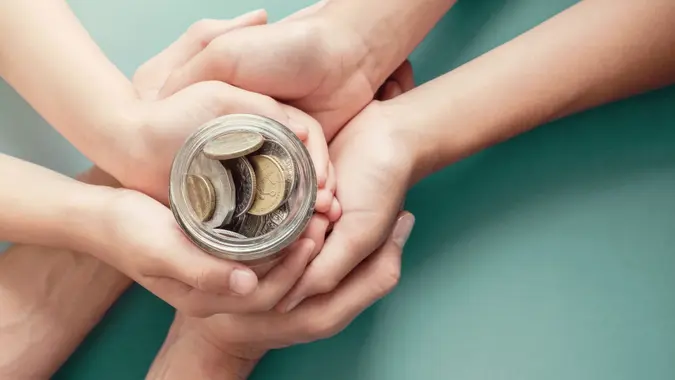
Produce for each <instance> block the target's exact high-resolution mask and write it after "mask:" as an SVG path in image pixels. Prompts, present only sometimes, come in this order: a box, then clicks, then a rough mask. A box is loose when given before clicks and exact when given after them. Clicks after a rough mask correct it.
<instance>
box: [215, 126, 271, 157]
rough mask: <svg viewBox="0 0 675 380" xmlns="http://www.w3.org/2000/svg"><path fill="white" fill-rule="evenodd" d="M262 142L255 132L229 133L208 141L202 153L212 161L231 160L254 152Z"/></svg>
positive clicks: (261, 138)
mask: <svg viewBox="0 0 675 380" xmlns="http://www.w3.org/2000/svg"><path fill="white" fill-rule="evenodd" d="M264 141H265V139H264V137H263V136H262V135H261V134H260V133H257V132H245V131H237V132H229V133H226V134H223V135H220V136H218V137H216V138H213V139H211V140H209V141H208V142H207V143H206V145H204V148H203V152H204V155H205V156H206V157H208V158H210V159H212V160H231V159H233V158H237V157H242V156H245V155H247V154H251V153H253V152H255V151H256V150H258V148H260V146H262V144H263V142H264Z"/></svg>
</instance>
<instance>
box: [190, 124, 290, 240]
mask: <svg viewBox="0 0 675 380" xmlns="http://www.w3.org/2000/svg"><path fill="white" fill-rule="evenodd" d="M295 177H296V176H295V169H294V165H293V161H292V160H291V156H290V154H289V152H288V151H287V150H286V149H285V148H284V147H283V146H281V144H279V143H278V142H275V141H272V140H266V139H265V138H264V137H263V136H262V135H261V134H260V133H257V132H241V131H240V132H231V133H226V134H224V135H221V136H219V137H217V138H215V139H213V140H211V141H209V142H207V143H206V145H205V146H204V148H203V150H202V153H201V154H200V155H198V156H197V157H195V159H194V160H193V161H192V164H191V165H190V169H189V170H188V174H187V175H186V176H185V181H186V183H185V186H186V189H187V195H188V201H189V204H190V207H191V208H192V210H193V212H194V215H195V216H196V218H197V219H198V220H199V221H200V222H202V223H204V225H205V226H206V227H208V228H212V229H213V230H214V231H215V232H216V233H218V234H222V235H225V236H230V237H235V238H251V237H256V236H260V235H264V234H266V233H267V232H270V231H272V230H273V229H274V228H276V227H278V226H279V225H280V224H281V223H282V222H283V221H284V220H285V219H286V217H288V207H287V205H286V200H287V199H288V196H289V195H290V194H291V192H292V191H293V188H294V186H295Z"/></svg>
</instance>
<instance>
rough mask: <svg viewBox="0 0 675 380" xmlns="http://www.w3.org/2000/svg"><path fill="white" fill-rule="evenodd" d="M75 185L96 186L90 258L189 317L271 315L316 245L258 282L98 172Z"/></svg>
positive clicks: (297, 248) (294, 251)
mask: <svg viewBox="0 0 675 380" xmlns="http://www.w3.org/2000/svg"><path fill="white" fill-rule="evenodd" d="M78 180H80V181H82V182H84V183H87V184H91V185H96V186H99V187H100V188H99V189H100V193H101V195H102V196H103V198H101V199H102V200H103V201H102V202H100V208H98V209H97V210H95V211H96V212H98V213H99V214H100V218H99V224H98V225H97V226H96V228H93V229H92V231H95V233H94V234H93V236H89V238H88V240H90V241H91V242H93V243H92V244H91V247H90V249H88V251H89V253H91V254H92V255H94V256H96V257H97V258H99V259H100V260H102V261H104V262H106V263H108V264H109V265H111V266H113V267H115V268H117V269H118V270H120V271H121V272H123V273H124V274H126V275H127V276H129V277H130V278H132V279H133V280H134V281H136V282H138V283H139V284H141V285H142V286H144V287H145V288H147V289H148V290H150V291H151V292H153V293H154V294H155V295H157V296H158V297H160V298H162V299H164V300H165V301H166V302H168V303H169V304H171V305H172V306H174V307H176V308H177V309H178V310H179V311H181V312H182V313H184V314H186V315H191V316H201V317H205V316H210V315H213V314H216V313H247V312H260V311H266V310H270V309H271V308H272V307H273V306H274V305H275V304H276V303H277V302H278V300H279V298H281V297H282V296H283V295H284V294H285V293H286V292H288V290H289V289H290V288H291V287H292V286H293V284H294V283H295V282H296V281H297V279H298V277H299V276H300V275H301V274H302V272H303V270H304V268H305V266H306V264H307V261H308V260H309V258H310V257H311V255H312V252H313V250H314V247H315V244H314V242H313V241H312V240H310V239H306V238H305V239H301V240H299V241H297V242H296V243H294V244H293V245H291V246H290V247H289V248H288V255H287V256H286V257H285V258H284V259H283V260H282V262H281V263H280V264H278V265H277V266H275V267H274V268H273V269H272V270H271V271H270V272H269V273H268V274H267V276H265V278H264V279H262V280H260V281H259V280H258V279H257V277H256V275H255V274H254V273H253V272H252V271H251V269H249V268H247V267H246V266H245V265H243V264H239V263H234V262H230V261H227V260H222V259H219V258H216V257H214V256H210V255H208V254H206V253H204V252H203V251H201V250H200V249H198V248H197V247H196V246H195V245H194V244H192V242H190V241H189V240H188V239H187V238H186V237H185V235H184V234H183V233H182V231H181V230H180V228H179V227H178V225H177V224H176V222H175V220H174V218H173V214H172V213H171V211H170V210H169V209H167V208H166V207H165V206H164V205H162V204H161V203H159V202H157V201H156V200H154V199H152V198H150V197H148V196H146V195H144V194H141V193H139V192H137V191H133V190H128V189H123V188H120V184H119V183H118V182H117V181H116V180H115V179H114V178H113V177H112V176H110V175H109V174H107V173H105V172H103V171H102V170H101V169H99V168H97V167H93V168H92V169H90V170H88V171H87V172H85V173H83V174H80V175H79V176H78Z"/></svg>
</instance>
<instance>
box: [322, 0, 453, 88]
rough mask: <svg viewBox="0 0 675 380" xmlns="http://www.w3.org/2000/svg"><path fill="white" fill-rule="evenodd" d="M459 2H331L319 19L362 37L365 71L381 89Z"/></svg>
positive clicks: (345, 0) (400, 0)
mask: <svg viewBox="0 0 675 380" xmlns="http://www.w3.org/2000/svg"><path fill="white" fill-rule="evenodd" d="M455 2H456V0H417V1H411V0H369V1H362V0H328V2H327V3H326V4H325V5H324V6H322V7H321V8H320V9H319V10H318V11H317V15H318V16H319V17H320V18H324V19H326V20H329V21H330V22H337V23H339V24H340V25H345V26H347V29H349V30H353V31H355V32H356V33H357V34H359V35H360V36H361V37H362V38H363V40H364V42H365V44H366V46H367V48H368V50H369V51H370V53H369V55H368V56H367V57H366V59H365V60H364V62H363V64H364V70H365V73H366V74H367V75H368V76H369V79H370V81H371V82H372V83H374V84H375V85H377V86H379V85H380V84H381V83H383V82H384V80H385V79H386V78H387V77H388V76H389V75H390V74H391V73H392V72H393V71H394V70H395V69H396V68H397V67H398V66H399V65H400V64H401V63H402V62H403V61H404V60H405V59H406V58H407V57H408V55H409V54H410V53H411V52H412V51H413V50H414V49H415V47H416V46H417V45H418V44H419V43H420V42H421V41H422V39H424V37H425V36H426V35H427V33H429V31H430V30H431V29H432V28H433V27H434V25H436V23H437V22H438V20H440V19H441V17H443V15H444V14H445V13H446V12H447V11H448V10H449V9H450V7H452V5H453V4H454V3H455Z"/></svg>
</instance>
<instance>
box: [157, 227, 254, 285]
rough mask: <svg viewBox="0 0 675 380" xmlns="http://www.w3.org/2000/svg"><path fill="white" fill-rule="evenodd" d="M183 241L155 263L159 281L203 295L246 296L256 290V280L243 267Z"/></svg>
mask: <svg viewBox="0 0 675 380" xmlns="http://www.w3.org/2000/svg"><path fill="white" fill-rule="evenodd" d="M183 240H185V241H184V243H183V244H180V245H178V244H176V245H172V246H171V247H172V248H170V251H168V252H165V255H164V256H163V259H162V260H161V261H160V262H159V263H158V266H157V268H156V269H157V270H159V271H160V272H159V273H161V274H162V275H161V277H168V278H173V279H176V280H178V281H180V282H182V283H184V284H186V285H188V286H190V287H192V288H194V289H197V290H201V291H202V292H206V293H218V294H232V293H233V294H237V295H241V296H245V295H248V294H251V293H253V292H254V291H255V290H256V288H257V286H258V277H257V276H256V274H255V273H254V272H253V271H252V270H251V269H250V268H248V267H247V266H246V265H244V264H240V263H236V262H233V261H229V260H225V259H221V258H218V257H215V256H212V255H210V254H208V253H206V252H204V251H202V250H201V249H199V248H197V247H196V246H194V245H193V244H192V243H191V242H189V241H187V239H186V238H184V237H183Z"/></svg>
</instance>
